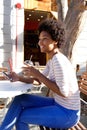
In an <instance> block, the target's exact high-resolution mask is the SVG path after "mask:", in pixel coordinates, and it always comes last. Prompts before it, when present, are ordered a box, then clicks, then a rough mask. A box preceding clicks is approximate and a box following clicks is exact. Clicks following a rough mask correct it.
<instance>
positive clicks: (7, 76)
mask: <svg viewBox="0 0 87 130" xmlns="http://www.w3.org/2000/svg"><path fill="white" fill-rule="evenodd" d="M2 73H3V75H4V76H6V78H7V79H8V80H12V78H10V77H9V75H8V74H7V73H6V72H4V71H3V72H2Z"/></svg>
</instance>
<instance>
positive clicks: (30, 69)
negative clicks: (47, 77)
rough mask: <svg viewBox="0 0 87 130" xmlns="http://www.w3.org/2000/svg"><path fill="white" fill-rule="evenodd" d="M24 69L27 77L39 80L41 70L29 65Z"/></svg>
mask: <svg viewBox="0 0 87 130" xmlns="http://www.w3.org/2000/svg"><path fill="white" fill-rule="evenodd" d="M22 69H23V73H24V75H25V76H28V77H31V76H32V77H34V78H38V77H39V74H40V72H39V70H37V69H35V68H34V67H33V66H29V65H27V66H26V67H22Z"/></svg>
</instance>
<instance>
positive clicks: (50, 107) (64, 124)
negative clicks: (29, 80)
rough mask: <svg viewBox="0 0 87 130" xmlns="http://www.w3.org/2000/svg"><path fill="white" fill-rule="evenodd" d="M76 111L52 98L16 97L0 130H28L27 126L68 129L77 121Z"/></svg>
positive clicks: (24, 95)
mask: <svg viewBox="0 0 87 130" xmlns="http://www.w3.org/2000/svg"><path fill="white" fill-rule="evenodd" d="M78 113H79V111H78V110H69V109H66V108H64V107H62V106H60V105H58V104H57V103H55V101H54V99H53V98H49V97H43V96H37V95H30V94H23V95H19V96H16V97H15V98H14V99H13V101H12V103H11V105H10V107H9V110H8V112H7V114H6V116H5V119H4V120H3V122H2V124H1V126H0V130H11V129H12V128H13V126H14V125H15V126H16V130H29V124H36V125H43V126H47V127H51V128H69V127H71V126H73V125H74V124H76V123H77V122H78V120H79V114H78Z"/></svg>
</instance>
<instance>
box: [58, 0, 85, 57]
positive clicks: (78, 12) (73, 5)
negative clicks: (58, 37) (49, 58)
mask: <svg viewBox="0 0 87 130" xmlns="http://www.w3.org/2000/svg"><path fill="white" fill-rule="evenodd" d="M60 1H61V2H60ZM61 4H64V6H68V4H67V5H66V4H65V3H63V0H57V5H58V6H59V8H58V19H61V20H62V21H63V18H60V17H62V16H63V15H62V13H63V11H62V10H63V9H62V8H63V6H61ZM65 9H67V7H65ZM86 13H87V12H86V11H85V3H84V0H78V1H76V0H71V2H70V4H69V7H68V11H67V14H66V17H65V20H64V23H65V26H66V34H67V35H66V43H65V45H64V46H63V47H62V48H61V49H62V52H63V53H64V54H65V55H66V56H67V57H68V58H69V59H71V57H72V49H73V46H74V44H75V41H76V40H77V38H78V36H79V34H80V32H81V31H82V28H83V25H84V22H85V19H86ZM59 14H61V15H59Z"/></svg>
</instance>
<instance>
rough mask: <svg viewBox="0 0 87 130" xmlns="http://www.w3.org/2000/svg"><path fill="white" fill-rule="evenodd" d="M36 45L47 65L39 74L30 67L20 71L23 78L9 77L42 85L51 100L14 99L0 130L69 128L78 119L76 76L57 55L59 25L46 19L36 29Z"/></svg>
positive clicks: (60, 39) (26, 96)
mask: <svg viewBox="0 0 87 130" xmlns="http://www.w3.org/2000/svg"><path fill="white" fill-rule="evenodd" d="M38 30H39V42H38V45H39V46H40V50H41V52H42V53H47V54H48V56H49V61H48V62H47V64H46V68H45V70H44V71H43V72H42V73H41V72H40V71H38V70H37V69H35V68H34V67H33V66H29V65H28V66H26V67H23V71H24V73H25V74H26V75H27V78H24V77H22V76H19V75H17V74H16V73H15V72H13V73H11V75H10V76H11V77H12V79H13V81H17V80H19V81H22V82H27V83H33V81H34V80H36V81H37V82H38V83H43V84H45V85H46V86H47V87H48V88H49V89H50V90H51V91H52V93H53V97H52V98H51V97H43V96H37V95H31V94H23V95H19V96H16V97H15V98H14V100H13V101H12V103H11V105H10V107H9V110H8V112H7V114H6V116H5V119H4V121H3V122H2V125H1V127H0V130H11V129H12V127H13V126H14V125H15V126H16V130H29V124H37V125H43V126H47V127H51V128H69V127H72V126H73V125H75V124H76V123H77V122H78V121H79V119H80V96H79V88H78V84H77V79H76V75H75V72H74V69H73V67H72V65H71V63H70V61H69V60H68V59H67V58H66V57H65V56H64V55H63V54H62V53H61V52H60V51H59V48H60V46H61V45H62V44H63V43H64V39H65V30H64V28H63V25H62V24H61V23H60V22H59V21H57V20H53V19H46V20H45V21H43V22H42V23H41V24H40V25H39V28H38Z"/></svg>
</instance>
